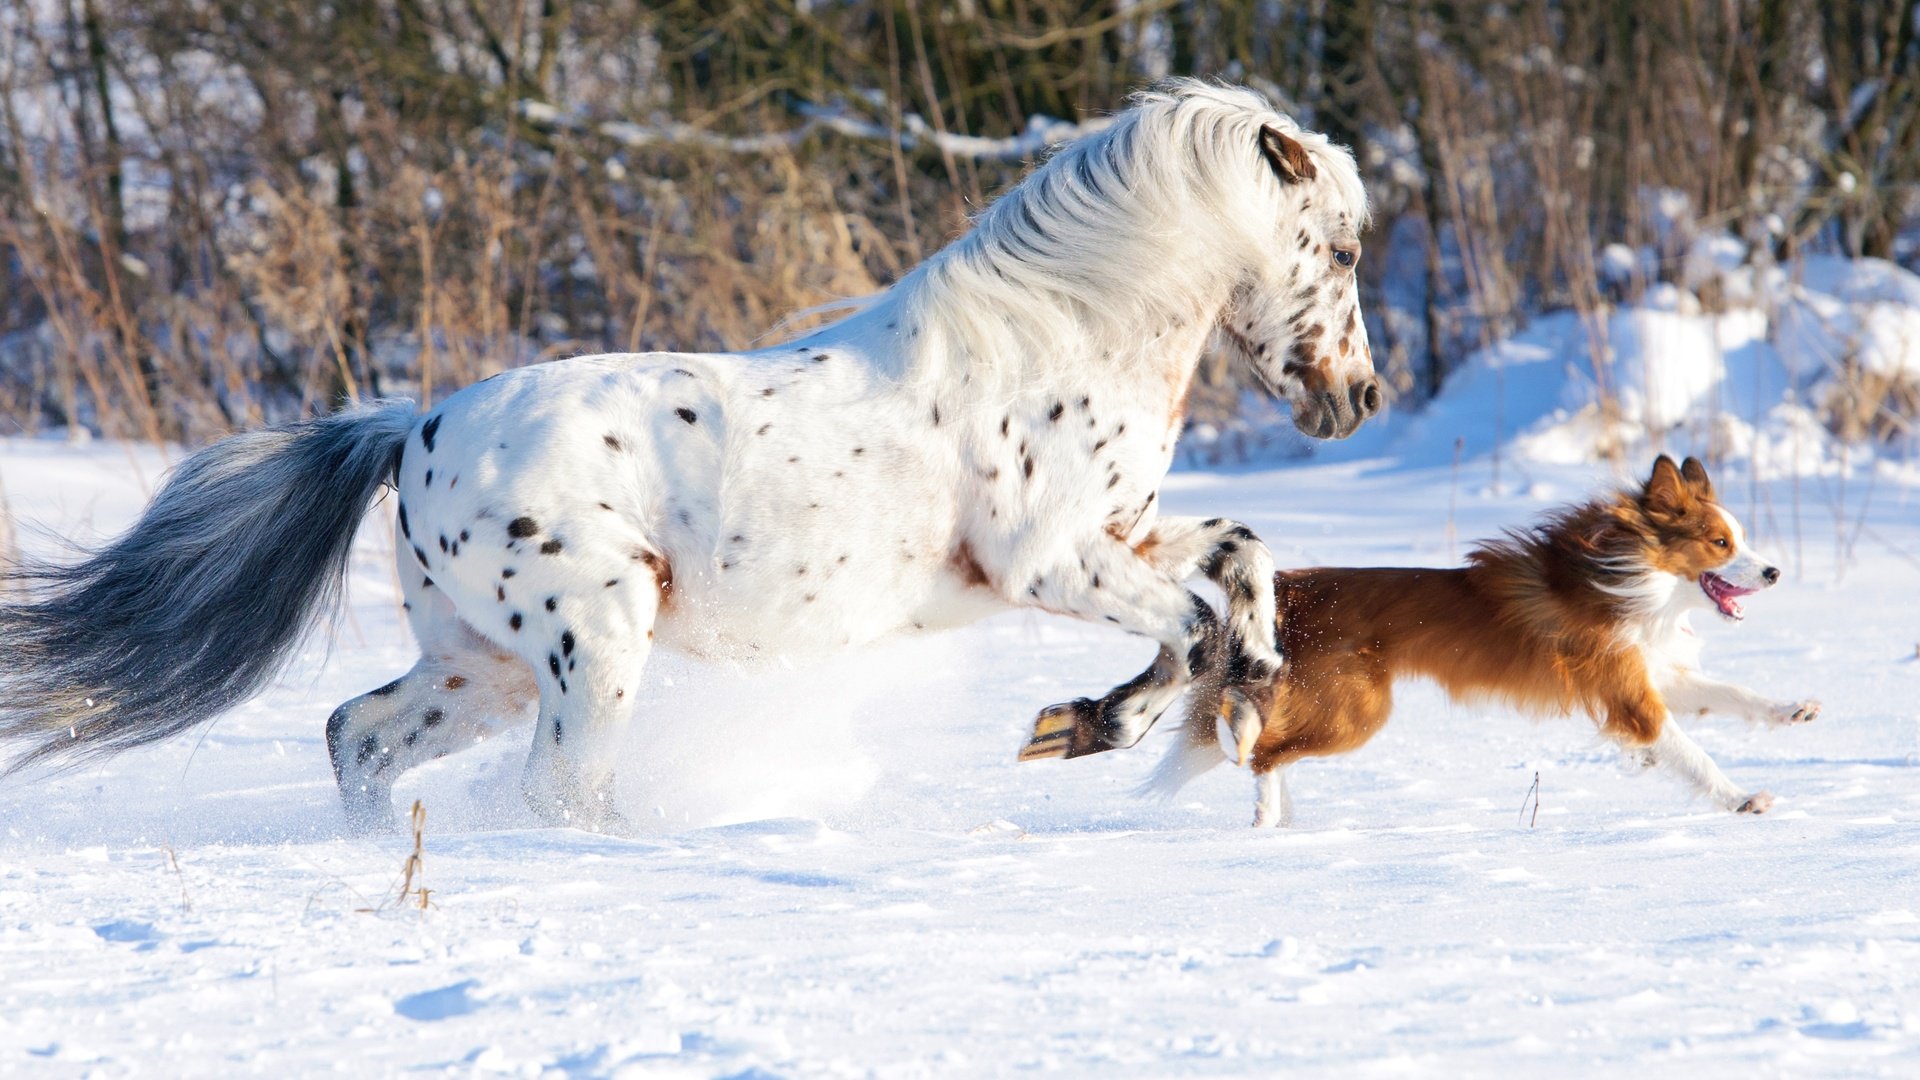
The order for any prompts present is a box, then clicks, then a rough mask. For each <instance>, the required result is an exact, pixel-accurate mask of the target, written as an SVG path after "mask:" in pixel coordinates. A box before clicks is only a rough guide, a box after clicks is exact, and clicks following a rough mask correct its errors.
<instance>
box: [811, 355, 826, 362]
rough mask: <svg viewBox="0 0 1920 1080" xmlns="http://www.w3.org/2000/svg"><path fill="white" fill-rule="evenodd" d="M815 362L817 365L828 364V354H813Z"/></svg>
mask: <svg viewBox="0 0 1920 1080" xmlns="http://www.w3.org/2000/svg"><path fill="white" fill-rule="evenodd" d="M813 362H814V363H816V364H824V363H826V362H827V354H826V353H814V354H813Z"/></svg>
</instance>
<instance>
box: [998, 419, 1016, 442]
mask: <svg viewBox="0 0 1920 1080" xmlns="http://www.w3.org/2000/svg"><path fill="white" fill-rule="evenodd" d="M1012 419H1013V418H1012V417H1010V416H1003V417H1001V418H1000V437H1001V438H1003V439H1004V438H1006V437H1007V424H1008V422H1009V421H1011V420H1012Z"/></svg>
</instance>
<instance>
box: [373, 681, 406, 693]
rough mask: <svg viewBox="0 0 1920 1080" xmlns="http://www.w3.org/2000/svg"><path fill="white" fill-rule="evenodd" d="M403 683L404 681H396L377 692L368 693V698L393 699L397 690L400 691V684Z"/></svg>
mask: <svg viewBox="0 0 1920 1080" xmlns="http://www.w3.org/2000/svg"><path fill="white" fill-rule="evenodd" d="M402 681H403V680H400V679H395V680H393V681H392V682H390V683H388V684H387V685H385V686H382V687H380V688H379V689H377V690H369V691H367V696H368V697H391V696H392V695H393V692H394V691H395V690H398V689H400V683H401V682H402Z"/></svg>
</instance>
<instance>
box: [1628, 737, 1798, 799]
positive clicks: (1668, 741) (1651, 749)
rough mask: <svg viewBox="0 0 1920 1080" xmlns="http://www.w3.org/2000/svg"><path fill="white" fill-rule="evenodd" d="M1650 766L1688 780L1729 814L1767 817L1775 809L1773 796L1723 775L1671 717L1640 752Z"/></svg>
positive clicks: (1693, 786)
mask: <svg viewBox="0 0 1920 1080" xmlns="http://www.w3.org/2000/svg"><path fill="white" fill-rule="evenodd" d="M1640 753H1641V755H1642V757H1643V760H1645V761H1646V762H1647V763H1648V764H1650V765H1657V766H1659V767H1661V768H1664V769H1666V770H1668V771H1670V772H1672V773H1674V774H1675V775H1677V776H1679V777H1680V778H1681V779H1682V780H1685V781H1686V782H1687V784H1688V786H1690V787H1692V788H1693V789H1694V790H1695V791H1697V792H1699V793H1700V794H1702V795H1705V796H1706V797H1707V798H1709V799H1712V800H1713V802H1714V803H1715V805H1717V806H1719V807H1721V808H1722V809H1725V810H1732V811H1734V812H1735V813H1740V814H1764V813H1766V812H1767V810H1768V808H1770V807H1771V806H1773V796H1772V794H1770V793H1768V792H1765V791H1755V792H1751V793H1749V792H1747V791H1744V790H1742V789H1741V788H1740V787H1739V786H1738V785H1736V784H1735V783H1734V782H1733V781H1731V780H1729V779H1727V775H1726V774H1725V773H1723V772H1721V771H1720V766H1718V765H1716V764H1714V761H1713V759H1712V758H1711V757H1708V756H1707V752H1706V751H1705V750H1702V749H1700V745H1699V744H1698V743H1696V742H1694V741H1693V740H1692V739H1691V738H1688V737H1687V733H1686V732H1684V731H1682V730H1680V725H1679V724H1676V723H1674V721H1673V717H1671V716H1669V717H1667V718H1666V721H1665V722H1664V723H1662V724H1661V725H1660V735H1659V737H1658V738H1656V739H1654V741H1653V742H1652V743H1650V744H1648V745H1647V746H1646V747H1644V748H1642V749H1641V751H1640Z"/></svg>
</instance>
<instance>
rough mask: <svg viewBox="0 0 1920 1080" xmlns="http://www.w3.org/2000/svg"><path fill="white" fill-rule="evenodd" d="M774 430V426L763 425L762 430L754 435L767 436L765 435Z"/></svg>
mask: <svg viewBox="0 0 1920 1080" xmlns="http://www.w3.org/2000/svg"><path fill="white" fill-rule="evenodd" d="M772 430H773V425H772V424H761V425H760V430H759V431H756V432H754V434H755V435H765V434H766V433H767V432H769V431H772Z"/></svg>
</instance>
